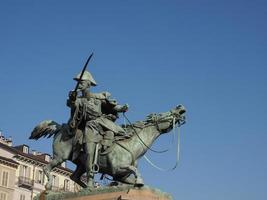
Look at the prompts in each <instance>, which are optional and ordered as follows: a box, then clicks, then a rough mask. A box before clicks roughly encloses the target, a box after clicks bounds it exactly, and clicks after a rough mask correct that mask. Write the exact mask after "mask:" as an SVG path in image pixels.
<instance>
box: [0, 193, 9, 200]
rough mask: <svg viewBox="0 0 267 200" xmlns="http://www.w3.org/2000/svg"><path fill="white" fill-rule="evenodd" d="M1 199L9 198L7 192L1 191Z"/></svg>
mask: <svg viewBox="0 0 267 200" xmlns="http://www.w3.org/2000/svg"><path fill="white" fill-rule="evenodd" d="M0 200H7V194H6V193H3V192H1V193H0Z"/></svg>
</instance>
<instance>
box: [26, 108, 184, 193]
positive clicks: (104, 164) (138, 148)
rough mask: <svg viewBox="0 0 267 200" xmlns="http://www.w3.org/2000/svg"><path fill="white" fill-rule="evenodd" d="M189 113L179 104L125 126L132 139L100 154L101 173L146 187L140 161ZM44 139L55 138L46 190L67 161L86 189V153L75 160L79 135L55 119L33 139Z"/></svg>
mask: <svg viewBox="0 0 267 200" xmlns="http://www.w3.org/2000/svg"><path fill="white" fill-rule="evenodd" d="M185 111H186V110H185V108H184V107H183V106H182V105H179V106H177V107H175V108H174V109H172V110H171V111H169V112H165V113H160V114H151V115H149V116H147V118H146V119H145V120H144V121H138V122H136V123H134V124H132V125H128V126H126V127H124V128H125V130H126V132H127V133H131V134H130V135H132V137H130V138H128V139H124V140H119V141H114V144H113V146H112V147H111V149H110V151H106V152H107V153H103V154H101V153H100V154H99V157H98V166H99V173H102V174H108V175H110V176H112V177H113V180H114V181H118V182H121V183H126V184H131V185H137V186H142V185H143V180H142V177H141V174H140V173H139V171H138V169H137V161H138V159H139V158H140V157H142V156H143V155H144V154H145V153H146V151H147V150H148V149H149V148H150V147H151V145H152V144H153V142H154V141H155V140H156V139H157V138H158V137H159V136H160V135H161V134H163V133H167V132H169V131H170V130H171V129H173V128H174V127H173V126H174V124H179V125H181V124H183V123H184V122H185V115H184V113H185ZM43 136H44V137H45V136H47V137H51V136H54V140H53V160H52V161H51V162H50V163H49V164H48V165H47V166H46V167H45V168H44V173H45V174H46V176H47V179H48V182H47V184H46V189H51V187H52V178H51V175H50V172H51V170H52V169H53V168H55V167H57V166H59V165H60V164H61V163H63V162H64V161H66V160H71V161H72V162H73V163H75V164H76V165H77V168H76V170H75V171H74V173H73V174H72V175H71V179H72V180H73V181H75V182H76V183H78V184H79V185H81V186H82V187H86V184H84V183H83V182H82V181H81V180H80V178H81V176H82V175H83V174H84V172H85V171H86V170H85V169H86V166H84V165H85V162H84V153H83V152H81V153H80V154H79V156H78V157H77V158H76V159H75V160H73V159H72V158H73V155H72V153H73V147H74V141H75V136H74V135H73V134H70V133H69V131H68V128H66V125H59V124H58V123H56V122H54V121H51V120H49V121H43V122H41V123H40V124H39V125H37V126H36V127H35V128H34V130H33V131H32V133H31V136H30V139H35V140H38V139H39V138H41V137H43ZM132 174H133V176H132Z"/></svg>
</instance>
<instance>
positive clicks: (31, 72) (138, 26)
mask: <svg viewBox="0 0 267 200" xmlns="http://www.w3.org/2000/svg"><path fill="white" fill-rule="evenodd" d="M266 19H267V3H266V2H265V1H246V0H244V1H236V0H232V1H202V0H199V1H193V0H187V1H178V0H177V1H157V0H153V1H148V0H147V1H139V0H136V1H116V0H114V1H85V0H81V1H75V2H74V1H70V0H65V1H62V0H58V1H51V0H47V1H34V0H31V1H30V0H24V1H12V0H11V1H1V2H0V30H1V31H0V44H1V45H0V93H1V99H0V111H1V115H0V128H1V129H2V130H3V132H4V134H5V135H6V136H12V137H13V140H14V143H15V144H16V145H18V144H21V143H25V144H28V145H30V146H31V148H32V149H36V150H39V151H44V152H51V140H48V139H42V140H40V141H38V142H35V141H29V140H28V139H27V138H28V136H29V135H30V132H31V130H32V129H33V127H34V126H35V125H36V124H38V123H39V122H40V121H42V120H44V119H53V120H55V121H57V122H59V123H62V122H66V121H67V119H68V117H69V110H68V108H67V107H66V105H65V101H66V98H67V94H68V91H69V90H71V89H73V88H74V87H75V83H74V81H73V80H72V78H73V76H74V75H76V74H77V73H78V72H79V71H80V70H81V68H82V66H83V64H84V62H85V60H86V58H87V57H88V55H89V54H90V53H91V52H92V51H93V52H94V57H93V59H92V62H91V63H90V65H89V70H90V71H91V72H92V74H93V75H94V77H95V79H96V81H97V82H98V84H99V86H97V87H96V88H94V91H95V92H100V91H109V92H111V93H112V95H113V97H114V98H116V99H117V100H118V101H119V102H120V103H122V104H123V103H128V104H129V105H130V109H129V112H128V115H127V116H128V117H129V118H130V119H131V120H132V121H135V120H142V119H144V118H145V116H146V115H147V114H149V113H151V112H164V111H167V110H169V109H171V108H173V107H174V106H175V105H177V104H183V105H184V106H185V107H186V108H187V110H188V112H187V124H186V125H184V126H183V127H182V129H181V160H180V163H179V167H178V168H177V169H176V170H175V171H172V172H159V171H157V170H156V169H154V168H152V167H151V166H150V165H149V164H148V163H146V162H145V161H144V160H141V161H140V166H139V167H140V170H141V173H142V174H143V176H144V179H145V182H146V184H149V185H152V186H154V187H157V188H160V189H162V190H163V191H166V192H169V193H171V194H172V195H173V196H174V199H184V200H195V199H199V200H207V199H216V200H220V199H229V200H236V199H243V200H250V199H265V198H266V197H267V191H266V185H267V159H266V153H267V145H266V143H267V132H266V126H267V117H266V113H267V106H266V102H267V88H266V85H267V78H266V74H267V66H266V65H267V56H266V53H267V38H266V35H267V23H266ZM170 140H171V134H169V135H168V136H162V137H161V138H159V139H158V141H157V142H156V144H155V146H153V147H154V148H155V149H164V148H166V147H168V144H169V141H170ZM148 156H149V157H150V158H151V159H152V160H153V161H154V162H155V163H157V164H158V165H160V166H162V167H171V166H172V165H173V164H174V162H175V151H174V149H173V148H172V150H171V151H170V152H168V153H167V154H165V155H157V154H153V153H148Z"/></svg>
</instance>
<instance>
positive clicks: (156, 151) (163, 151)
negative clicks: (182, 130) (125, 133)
mask: <svg viewBox="0 0 267 200" xmlns="http://www.w3.org/2000/svg"><path fill="white" fill-rule="evenodd" d="M123 116H124V117H125V119H126V120H127V121H128V123H129V124H130V126H131V127H132V129H133V130H134V133H135V134H136V135H137V137H138V139H139V140H140V141H141V143H142V144H143V145H144V146H145V147H146V148H148V149H149V150H150V151H152V152H155V153H165V152H167V151H169V150H168V149H166V150H162V151H158V150H154V149H151V148H150V147H149V146H148V145H147V144H146V143H145V142H144V141H143V140H142V138H141V137H140V136H139V135H138V133H137V132H136V130H135V128H134V126H133V124H132V123H131V121H130V120H129V119H128V118H127V117H126V115H125V113H123Z"/></svg>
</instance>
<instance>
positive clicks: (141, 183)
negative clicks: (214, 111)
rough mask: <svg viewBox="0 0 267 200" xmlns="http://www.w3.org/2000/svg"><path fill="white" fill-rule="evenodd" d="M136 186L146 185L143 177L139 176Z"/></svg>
mask: <svg viewBox="0 0 267 200" xmlns="http://www.w3.org/2000/svg"><path fill="white" fill-rule="evenodd" d="M134 186H136V187H143V186H144V181H143V179H142V178H137V179H136V182H135V184H134Z"/></svg>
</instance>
